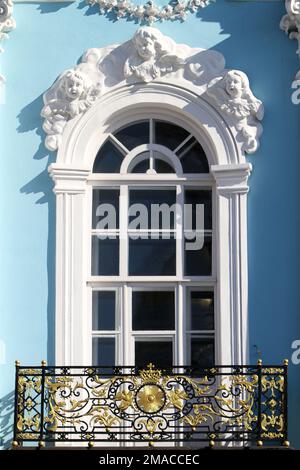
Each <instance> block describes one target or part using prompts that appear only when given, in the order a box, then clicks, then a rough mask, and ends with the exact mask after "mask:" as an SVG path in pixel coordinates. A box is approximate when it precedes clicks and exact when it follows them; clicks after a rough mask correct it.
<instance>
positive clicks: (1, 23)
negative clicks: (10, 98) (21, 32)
mask: <svg viewBox="0 0 300 470" xmlns="http://www.w3.org/2000/svg"><path fill="white" fill-rule="evenodd" d="M13 8H14V4H13V0H0V41H2V40H3V39H6V38H7V36H8V35H7V33H9V32H10V31H12V30H13V29H15V27H16V21H15V19H14V18H13V16H12V15H13ZM1 52H3V48H2V47H0V53H1ZM4 81H5V79H4V77H3V75H0V83H1V82H2V83H3V82H4Z"/></svg>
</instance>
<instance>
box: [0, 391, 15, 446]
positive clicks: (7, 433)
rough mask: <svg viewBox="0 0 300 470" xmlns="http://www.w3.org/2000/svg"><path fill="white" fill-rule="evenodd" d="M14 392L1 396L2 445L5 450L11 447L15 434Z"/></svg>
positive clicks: (0, 435)
mask: <svg viewBox="0 0 300 470" xmlns="http://www.w3.org/2000/svg"><path fill="white" fill-rule="evenodd" d="M14 405H15V395H14V392H13V391H12V392H9V393H8V394H7V395H5V396H4V397H3V398H0V447H1V448H2V449H3V450H6V449H9V448H10V445H11V440H12V436H13V424H14Z"/></svg>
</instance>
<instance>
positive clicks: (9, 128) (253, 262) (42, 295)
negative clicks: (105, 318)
mask: <svg viewBox="0 0 300 470" xmlns="http://www.w3.org/2000/svg"><path fill="white" fill-rule="evenodd" d="M283 14H284V3H283V2H279V1H265V2H264V1H258V2H252V1H251V2H246V1H245V2H243V1H233V0H232V1H229V0H228V1H226V0H217V1H216V3H215V4H212V5H210V6H208V7H207V8H205V9H203V10H201V11H200V12H199V14H197V15H189V16H188V19H187V21H186V22H184V23H180V22H178V21H176V22H165V23H162V24H156V25H155V26H156V27H158V28H159V29H161V31H162V32H163V33H165V34H167V35H169V36H171V37H172V38H173V39H174V40H175V41H176V42H178V43H180V42H183V43H187V44H189V45H190V46H193V47H202V48H207V49H215V50H218V51H220V52H221V53H222V54H223V55H224V57H225V58H226V64H227V67H228V68H235V69H240V70H243V71H244V72H246V73H247V75H248V77H249V79H250V83H251V88H252V90H253V92H254V94H255V96H257V97H258V98H259V99H261V100H262V101H263V103H264V105H265V108H266V115H265V118H264V120H263V126H264V134H263V136H262V138H261V147H260V148H259V150H258V151H257V152H256V154H255V155H254V156H252V157H251V158H249V159H248V161H250V162H251V163H252V164H253V173H252V176H251V179H250V188H251V189H250V194H249V212H248V240H249V316H250V350H251V362H256V360H257V348H258V349H259V350H260V351H261V354H262V359H263V361H264V362H265V363H266V362H268V363H281V361H282V360H283V359H284V358H289V359H290V358H291V354H292V349H291V344H292V342H293V341H294V340H295V339H300V314H299V312H300V289H299V277H300V274H299V271H300V249H299V231H300V211H299V201H300V198H299V188H298V184H299V179H298V175H299V172H300V158H299V151H300V150H299V149H300V132H299V122H300V106H299V105H298V106H295V105H293V104H292V102H291V87H290V85H291V82H292V81H293V79H294V76H295V74H296V72H297V70H298V69H299V62H298V59H297V56H296V54H295V51H296V44H294V43H293V42H292V41H290V40H288V39H287V37H286V36H285V35H284V34H283V32H282V31H280V29H279V22H280V19H281V17H282V15H283ZM14 17H15V19H16V21H17V29H16V30H15V31H13V32H11V33H10V40H9V42H6V44H5V53H4V54H2V55H1V63H2V67H1V68H2V71H3V73H4V74H5V76H6V79H7V84H6V102H5V104H2V105H1V112H0V120H1V127H0V128H1V135H2V137H1V142H0V146H1V169H2V184H1V186H0V191H1V196H0V205H1V206H0V207H1V216H2V217H1V231H0V246H1V270H0V276H1V284H0V285H1V296H0V302H1V307H0V311H1V327H0V340H1V341H2V344H3V346H4V347H5V354H4V357H3V364H1V366H0V367H1V369H0V370H1V372H0V377H1V378H0V382H1V391H0V397H2V399H3V398H4V399H5V397H8V398H9V396H10V395H9V394H10V392H11V391H12V390H13V388H14V361H15V359H19V360H20V361H21V363H22V364H32V365H34V364H39V362H40V360H41V359H47V361H48V363H52V362H53V360H54V353H53V351H54V337H53V328H54V295H55V292H54V258H55V251H54V250H55V247H54V239H55V209H54V202H55V201H54V194H53V193H52V183H51V181H50V178H49V176H48V173H47V167H48V165H49V163H50V162H52V161H54V159H55V155H54V154H50V153H49V152H48V151H47V150H46V149H45V147H44V144H43V138H44V133H43V131H42V129H41V124H42V120H41V118H40V110H41V108H42V93H43V92H44V91H45V90H46V89H47V88H49V86H50V85H51V84H52V82H53V81H54V80H55V78H56V77H57V76H58V75H59V74H60V73H61V72H62V71H63V70H65V69H67V68H68V67H72V66H73V65H74V64H75V63H76V62H77V60H78V59H79V57H80V55H81V54H82V53H83V52H84V51H85V50H86V49H88V48H91V47H102V46H105V45H107V44H113V43H121V42H123V41H125V40H127V39H129V38H130V37H131V36H132V35H133V33H134V31H135V30H136V29H137V24H136V23H134V22H133V21H126V20H119V21H114V20H113V19H112V18H111V17H109V16H106V17H105V16H99V15H98V9H97V8H96V7H88V6H87V5H86V4H85V3H84V2H82V3H73V4H69V3H68V4H67V3H52V4H50V3H42V4H17V5H15V8H14ZM289 377H290V379H289V408H290V440H291V442H292V444H293V445H294V446H295V447H297V448H300V433H299V431H298V422H299V419H300V400H299V398H300V365H298V366H297V365H293V364H291V365H290V368H289ZM2 403H3V402H2ZM2 434H3V435H2V439H3V440H2V442H3V444H5V442H7V441H8V439H9V438H10V436H9V425H6V426H3V430H2Z"/></svg>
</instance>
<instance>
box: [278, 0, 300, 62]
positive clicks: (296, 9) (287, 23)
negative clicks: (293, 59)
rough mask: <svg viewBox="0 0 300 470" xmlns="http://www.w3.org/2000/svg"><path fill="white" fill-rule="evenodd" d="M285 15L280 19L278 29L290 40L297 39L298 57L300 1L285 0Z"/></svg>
mask: <svg viewBox="0 0 300 470" xmlns="http://www.w3.org/2000/svg"><path fill="white" fill-rule="evenodd" d="M285 8H286V11H287V14H286V15H284V16H283V17H282V18H281V21H280V28H281V29H282V30H283V31H284V32H285V33H286V34H288V35H289V38H290V39H297V41H298V49H297V54H298V55H299V56H300V49H299V46H300V1H299V0H285Z"/></svg>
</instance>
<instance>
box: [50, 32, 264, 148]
mask: <svg viewBox="0 0 300 470" xmlns="http://www.w3.org/2000/svg"><path fill="white" fill-rule="evenodd" d="M220 77H221V79H220ZM224 77H225V78H224ZM223 78H224V80H223ZM230 80H231V81H234V80H238V81H239V87H238V89H237V90H238V94H237V95H236V96H233V93H234V90H232V89H231V88H230V85H229V84H228V83H229V81H230ZM153 81H156V82H158V83H160V82H162V83H164V84H167V85H173V86H174V85H175V86H180V87H183V88H185V89H187V90H193V92H194V93H195V94H196V95H197V96H199V97H201V98H203V99H205V100H206V101H207V102H209V103H210V104H211V106H212V107H214V108H216V109H217V110H218V111H220V112H222V113H223V115H224V119H225V120H227V122H228V124H229V126H230V127H231V128H232V130H233V133H234V135H235V136H236V139H237V141H238V143H239V145H240V146H241V147H242V150H244V151H245V152H247V153H252V152H254V151H255V150H256V149H257V147H258V145H259V137H260V135H261V133H262V126H261V124H260V120H261V119H262V117H263V105H262V103H261V102H260V101H259V100H258V99H256V98H255V97H254V95H253V94H252V92H251V90H250V87H249V81H248V79H247V77H246V75H245V74H243V73H242V72H238V71H228V70H226V69H225V61H224V57H223V56H222V55H221V54H220V53H219V52H216V51H210V50H209V51H208V50H203V49H198V48H190V47H189V46H187V45H185V44H177V43H175V42H174V41H173V40H172V39H171V38H169V37H167V36H165V35H163V34H162V33H161V32H160V31H159V30H158V29H156V28H153V27H148V26H143V27H141V28H139V29H138V30H137V31H136V33H135V34H134V36H133V38H132V39H131V40H129V41H127V42H125V43H123V44H121V45H113V46H108V47H104V48H101V49H97V48H94V49H90V50H88V51H87V52H86V53H85V54H84V56H83V57H82V60H81V62H80V63H79V64H78V65H77V66H76V67H74V68H70V69H68V70H67V71H65V72H63V73H62V74H61V75H60V76H59V77H58V79H57V80H56V81H55V83H54V84H53V85H52V87H51V88H50V89H49V90H48V91H47V92H46V93H45V94H44V107H43V109H42V113H41V114H42V117H43V118H44V125H43V128H44V130H45V132H46V134H47V137H46V141H45V145H46V147H47V148H48V149H49V150H57V149H58V148H59V146H60V143H61V139H62V135H63V132H64V130H65V127H66V125H67V124H68V122H70V121H74V120H76V119H77V118H78V116H79V115H83V114H84V113H85V112H86V111H87V110H88V109H89V108H90V107H92V106H94V104H95V103H96V102H97V101H98V100H99V99H101V97H102V96H105V95H106V94H107V93H109V92H110V91H111V90H112V89H113V90H114V89H116V88H121V87H124V86H127V85H129V86H141V85H144V86H147V84H149V83H151V82H153ZM223 84H225V85H224V87H223ZM133 91H134V90H133Z"/></svg>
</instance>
